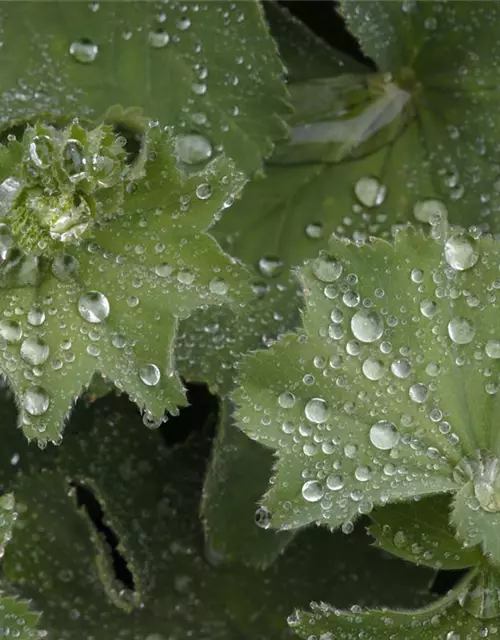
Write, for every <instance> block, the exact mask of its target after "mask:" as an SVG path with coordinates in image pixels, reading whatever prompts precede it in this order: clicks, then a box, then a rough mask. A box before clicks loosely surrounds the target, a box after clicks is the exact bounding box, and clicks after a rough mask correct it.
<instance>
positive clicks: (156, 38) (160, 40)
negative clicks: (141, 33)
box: [148, 29, 170, 49]
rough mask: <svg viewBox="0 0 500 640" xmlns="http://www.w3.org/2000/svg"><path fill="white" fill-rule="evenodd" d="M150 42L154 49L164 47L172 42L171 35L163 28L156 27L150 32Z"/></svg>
mask: <svg viewBox="0 0 500 640" xmlns="http://www.w3.org/2000/svg"><path fill="white" fill-rule="evenodd" d="M148 42H149V44H150V46H151V47H153V49H163V47H166V46H167V44H168V43H169V42H170V36H169V35H168V33H167V32H166V31H164V30H163V29H156V30H154V31H150V32H149V35H148Z"/></svg>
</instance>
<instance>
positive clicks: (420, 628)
mask: <svg viewBox="0 0 500 640" xmlns="http://www.w3.org/2000/svg"><path fill="white" fill-rule="evenodd" d="M467 582H471V577H470V576H469V577H468V578H466V584H465V585H464V586H462V588H461V593H460V590H459V589H457V590H456V591H455V592H450V594H448V595H447V596H445V597H444V598H443V599H442V600H439V601H437V602H436V603H434V604H432V605H430V606H429V607H425V608H423V609H420V610H416V611H393V610H390V609H382V610H379V611H363V610H362V609H361V607H359V606H354V607H352V608H351V610H350V611H341V610H339V609H336V608H334V607H332V606H330V605H327V604H324V603H319V604H318V603H312V609H311V612H297V614H296V615H294V616H291V618H290V619H289V622H290V626H291V627H292V628H293V629H294V630H295V631H296V633H297V634H298V635H299V636H300V637H302V638H307V639H309V640H310V639H311V638H321V640H333V639H334V638H335V640H357V639H358V638H361V637H366V638H367V639H369V640H386V638H391V640H475V639H476V638H488V637H495V636H496V635H497V634H498V630H499V626H498V625H499V619H498V618H496V617H495V618H494V619H492V620H490V619H487V618H488V616H485V618H486V619H484V618H482V617H481V616H474V615H471V614H470V613H469V612H468V611H467V610H466V608H462V606H461V605H460V604H458V602H457V597H458V598H460V597H464V596H465V595H466V593H467V588H468V585H467ZM486 597H488V596H486ZM464 604H467V603H464ZM497 613H498V611H497ZM361 634H363V635H361Z"/></svg>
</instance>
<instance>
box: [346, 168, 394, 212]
mask: <svg viewBox="0 0 500 640" xmlns="http://www.w3.org/2000/svg"><path fill="white" fill-rule="evenodd" d="M354 193H355V194H356V198H357V199H358V200H359V201H360V202H361V204H363V205H364V206H365V207H370V208H371V207H378V206H380V205H381V204H382V203H383V202H384V200H385V197H386V195H387V188H386V187H385V186H384V185H383V184H381V183H380V182H379V180H377V178H371V177H368V176H365V177H362V178H360V179H359V180H358V181H357V182H356V185H355V186H354Z"/></svg>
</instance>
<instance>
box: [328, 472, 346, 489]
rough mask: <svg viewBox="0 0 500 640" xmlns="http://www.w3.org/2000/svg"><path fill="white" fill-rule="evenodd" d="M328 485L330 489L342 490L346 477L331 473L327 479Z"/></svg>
mask: <svg viewBox="0 0 500 640" xmlns="http://www.w3.org/2000/svg"><path fill="white" fill-rule="evenodd" d="M326 486H327V487H328V489H330V491H340V489H343V488H344V479H343V478H342V476H336V475H331V476H328V478H327V479H326Z"/></svg>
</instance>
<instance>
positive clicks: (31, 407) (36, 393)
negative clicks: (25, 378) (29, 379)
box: [23, 386, 50, 416]
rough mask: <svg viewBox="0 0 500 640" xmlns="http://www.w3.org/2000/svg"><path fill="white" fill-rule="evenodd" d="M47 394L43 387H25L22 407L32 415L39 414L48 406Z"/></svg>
mask: <svg viewBox="0 0 500 640" xmlns="http://www.w3.org/2000/svg"><path fill="white" fill-rule="evenodd" d="M49 403H50V400H49V396H48V394H47V392H46V391H45V389H44V388H43V387H38V386H33V387H29V388H28V389H26V392H25V394H24V397H23V407H24V408H25V410H26V411H27V412H28V413H29V414H30V415H32V416H41V415H43V414H44V413H45V412H46V411H47V409H48V408H49Z"/></svg>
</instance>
